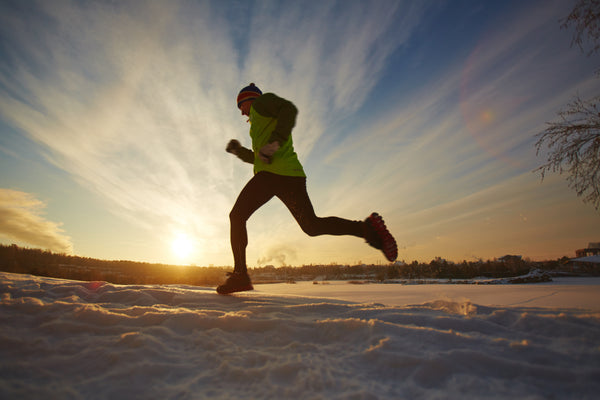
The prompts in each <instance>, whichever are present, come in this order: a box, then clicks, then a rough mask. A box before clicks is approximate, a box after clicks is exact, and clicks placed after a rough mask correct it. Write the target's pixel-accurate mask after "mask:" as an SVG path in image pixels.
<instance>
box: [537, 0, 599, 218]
mask: <svg viewBox="0 0 600 400" xmlns="http://www.w3.org/2000/svg"><path fill="white" fill-rule="evenodd" d="M599 22H600V0H580V1H579V2H578V3H577V4H576V5H575V7H574V8H573V10H572V11H571V13H570V14H569V16H568V17H567V18H566V19H565V20H564V21H563V24H562V25H561V28H569V27H570V26H572V25H574V27H575V34H574V35H573V40H572V42H571V45H572V46H573V45H577V46H578V47H579V48H580V49H581V51H582V52H586V48H589V50H587V54H588V56H589V55H592V54H594V53H595V52H596V51H598V49H600V25H599ZM599 107H600V96H596V97H593V98H591V99H587V100H585V99H581V98H580V97H579V95H577V96H575V98H574V99H573V101H571V102H570V103H568V104H567V105H566V107H565V108H564V109H563V110H561V111H559V112H558V113H557V114H558V116H559V119H558V120H557V121H555V122H550V123H548V127H547V128H546V129H545V130H544V131H542V132H540V133H539V134H537V135H536V137H537V138H538V140H537V142H536V148H537V154H538V155H540V153H542V152H544V150H545V149H548V154H547V159H546V162H545V163H544V164H542V165H541V166H540V167H539V168H538V169H536V171H540V173H541V175H542V180H543V179H544V176H545V174H546V172H548V171H550V172H558V173H559V174H562V173H563V172H566V173H567V174H568V177H567V181H568V182H569V186H570V187H571V188H572V189H574V190H575V192H576V193H577V195H578V196H580V197H582V198H583V201H584V202H586V203H591V204H592V205H593V206H594V208H595V209H596V210H600V109H599Z"/></svg>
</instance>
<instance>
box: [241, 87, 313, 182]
mask: <svg viewBox="0 0 600 400" xmlns="http://www.w3.org/2000/svg"><path fill="white" fill-rule="evenodd" d="M297 114H298V109H297V108H296V106H294V104H293V103H292V102H290V101H288V100H285V99H283V98H281V97H279V96H277V95H275V94H273V93H265V94H263V95H262V96H260V97H259V98H257V99H256V100H254V102H253V103H252V107H251V108H250V137H251V138H252V150H250V149H246V148H242V149H240V150H239V151H238V157H239V158H241V159H242V160H244V161H246V162H249V163H251V164H254V173H255V174H256V173H258V172H260V171H268V172H272V173H274V174H278V175H285V176H302V177H306V175H305V174H304V169H303V168H302V164H300V161H299V160H298V155H297V154H296V152H295V151H294V143H293V140H292V128H293V127H294V125H295V124H296V115H297ZM275 141H276V142H278V143H279V146H280V147H279V150H277V152H275V154H273V157H272V158H271V163H270V164H267V163H265V162H263V161H262V160H261V159H260V158H259V157H258V152H259V151H260V149H261V148H262V147H263V146H264V145H266V144H269V143H273V142H275Z"/></svg>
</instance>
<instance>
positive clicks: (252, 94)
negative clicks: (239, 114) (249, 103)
mask: <svg viewBox="0 0 600 400" xmlns="http://www.w3.org/2000/svg"><path fill="white" fill-rule="evenodd" d="M261 94H262V92H261V91H260V89H259V88H257V87H256V86H255V85H254V83H251V84H250V85H248V86H246V87H245V88H243V89H242V90H240V93H239V94H238V97H237V106H238V108H240V106H241V105H242V103H243V102H245V101H246V100H254V99H256V98H258V96H260V95H261Z"/></svg>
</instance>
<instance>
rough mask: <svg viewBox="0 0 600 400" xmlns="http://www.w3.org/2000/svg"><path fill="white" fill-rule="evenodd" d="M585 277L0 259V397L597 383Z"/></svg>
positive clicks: (446, 395)
mask: <svg viewBox="0 0 600 400" xmlns="http://www.w3.org/2000/svg"><path fill="white" fill-rule="evenodd" d="M599 289H600V281H599V280H598V279H591V278H589V279H587V280H581V279H580V280H572V279H571V280H564V281H561V282H559V283H556V282H555V283H549V284H537V285H501V286H476V285H414V286H412V285H376V284H369V285H349V284H347V283H337V282H336V283H331V284H329V285H322V284H319V285H313V284H312V283H301V284H297V285H286V284H277V285H257V286H256V290H255V291H253V292H248V293H243V294H238V295H234V296H219V295H216V294H215V293H214V289H212V288H197V287H190V286H119V285H112V284H106V283H102V282H77V281H67V280H59V279H50V278H41V277H34V276H30V275H16V274H9V273H0V296H1V303H0V304H1V305H0V398H2V399H77V398H81V399H203V398H210V399H213V398H231V399H237V398H240V399H260V398H267V399H473V398H474V399H479V398H485V399H515V398H518V399H597V398H598V396H599V395H598V394H599V393H600V290H599Z"/></svg>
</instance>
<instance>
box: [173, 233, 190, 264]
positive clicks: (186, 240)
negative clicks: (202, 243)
mask: <svg viewBox="0 0 600 400" xmlns="http://www.w3.org/2000/svg"><path fill="white" fill-rule="evenodd" d="M171 251H172V252H173V254H174V255H175V256H176V257H177V258H179V259H180V260H183V259H186V258H188V257H189V256H190V255H191V254H192V251H194V241H193V240H192V238H190V236H189V235H187V234H185V233H178V234H176V235H175V236H174V237H173V240H172V241H171Z"/></svg>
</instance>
